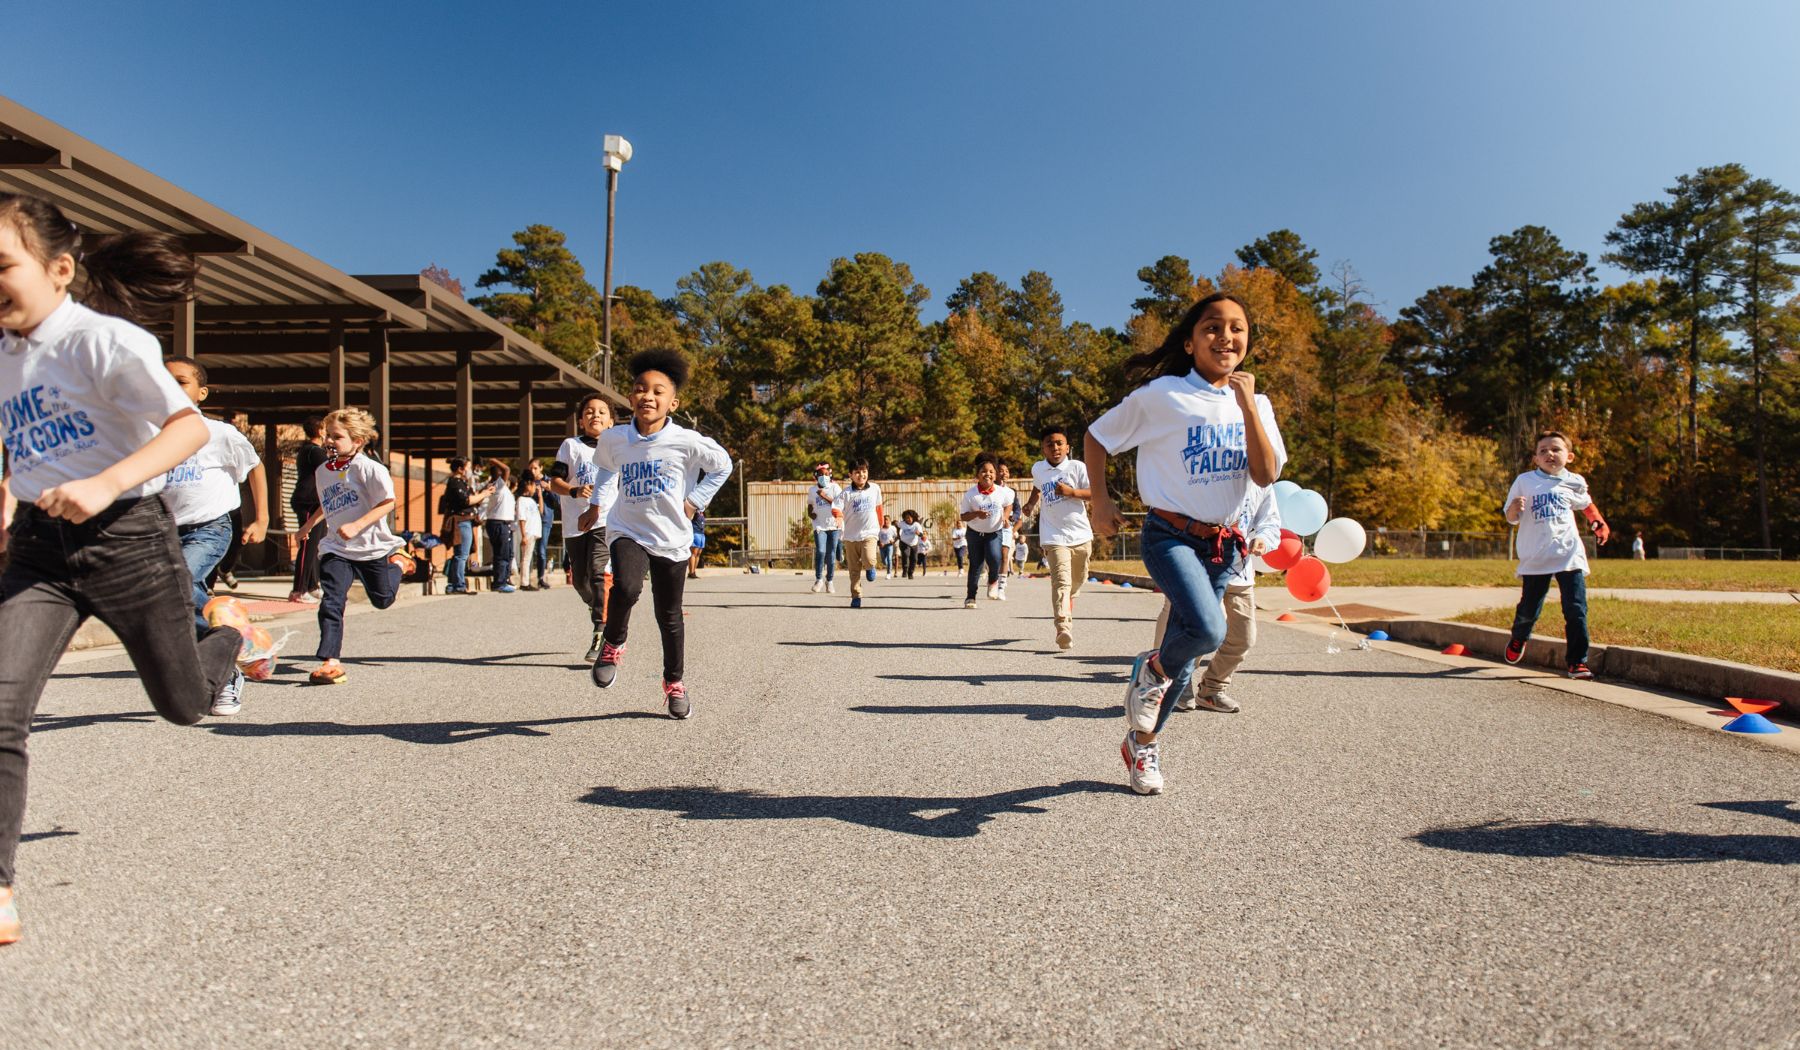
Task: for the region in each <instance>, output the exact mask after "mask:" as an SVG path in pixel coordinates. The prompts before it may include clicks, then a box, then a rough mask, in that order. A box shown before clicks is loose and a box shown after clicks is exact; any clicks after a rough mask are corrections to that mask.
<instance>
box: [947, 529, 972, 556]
mask: <svg viewBox="0 0 1800 1050" xmlns="http://www.w3.org/2000/svg"><path fill="white" fill-rule="evenodd" d="M968 545H969V530H968V529H967V528H965V527H964V526H962V525H958V526H957V527H956V528H954V529H951V530H950V546H951V547H953V548H955V549H956V550H962V549H963V548H964V547H967V546H968Z"/></svg>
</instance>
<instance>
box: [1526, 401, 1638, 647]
mask: <svg viewBox="0 0 1800 1050" xmlns="http://www.w3.org/2000/svg"><path fill="white" fill-rule="evenodd" d="M1574 458H1575V452H1574V450H1573V449H1572V448H1571V447H1570V446H1569V439H1568V438H1567V437H1566V436H1564V435H1563V434H1562V433H1560V432H1558V431H1555V430H1546V431H1544V432H1543V433H1541V434H1539V435H1538V436H1537V447H1536V449H1535V450H1534V451H1533V453H1532V457H1531V460H1532V462H1533V463H1534V464H1536V469H1535V470H1530V471H1527V472H1525V473H1523V474H1520V475H1519V476H1518V477H1517V478H1514V479H1513V483H1512V488H1511V490H1509V491H1508V492H1507V494H1506V520H1507V521H1508V522H1509V523H1511V524H1514V525H1517V526H1519V568H1518V574H1519V578H1520V580H1521V581H1522V585H1521V593H1520V595H1519V606H1518V608H1517V609H1516V610H1514V613H1513V626H1512V639H1511V640H1510V641H1509V642H1507V645H1506V662H1507V663H1509V664H1516V663H1518V662H1519V661H1520V660H1522V659H1524V658H1525V643H1526V642H1527V641H1529V640H1530V638H1531V629H1532V628H1533V627H1535V626H1537V619H1538V614H1540V613H1542V612H1543V611H1544V596H1545V595H1546V594H1548V593H1549V592H1550V581H1551V580H1552V579H1555V580H1556V589H1557V591H1558V592H1560V593H1561V594H1562V610H1563V625H1564V628H1563V629H1564V638H1565V639H1566V640H1567V643H1568V652H1567V653H1566V654H1565V656H1564V659H1565V661H1566V663H1567V665H1568V673H1569V677H1570V678H1592V677H1594V672H1593V671H1591V670H1589V669H1588V665H1587V652H1588V629H1587V571H1588V560H1587V548H1586V547H1585V546H1583V545H1582V542H1581V528H1580V526H1578V525H1577V524H1576V523H1575V512H1576V511H1578V510H1579V511H1581V512H1582V513H1583V514H1584V515H1585V516H1586V517H1587V520H1588V523H1589V524H1590V526H1591V527H1592V528H1593V530H1594V533H1595V534H1596V535H1597V536H1599V538H1600V542H1601V543H1603V544H1604V543H1605V542H1606V541H1607V540H1608V539H1610V538H1611V536H1612V532H1611V530H1610V529H1608V528H1607V525H1606V519H1604V518H1602V517H1601V516H1600V511H1599V509H1598V508H1596V507H1595V506H1594V498H1593V496H1591V495H1590V494H1589V493H1588V487H1587V479H1586V478H1584V477H1582V476H1581V475H1580V474H1575V473H1572V472H1570V471H1569V469H1568V465H1569V461H1570V460H1572V459H1574Z"/></svg>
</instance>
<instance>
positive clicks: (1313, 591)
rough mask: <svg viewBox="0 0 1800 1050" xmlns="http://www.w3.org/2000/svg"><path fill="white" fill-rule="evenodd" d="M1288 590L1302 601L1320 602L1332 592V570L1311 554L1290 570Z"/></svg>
mask: <svg viewBox="0 0 1800 1050" xmlns="http://www.w3.org/2000/svg"><path fill="white" fill-rule="evenodd" d="M1263 560H1264V561H1267V560H1268V559H1267V558H1264V559H1263ZM1287 589H1288V593H1289V594H1291V595H1293V596H1294V597H1295V598H1296V599H1298V600H1300V601H1303V602H1316V601H1319V600H1320V599H1322V598H1324V597H1325V592H1327V591H1329V590H1331V570H1330V569H1328V568H1326V567H1325V563H1324V562H1322V561H1320V560H1319V559H1317V558H1315V557H1313V556H1312V555H1310V554H1309V555H1307V556H1306V557H1304V558H1301V559H1300V561H1299V563H1298V564H1296V565H1295V566H1294V567H1293V568H1291V569H1289V570H1288V574H1287Z"/></svg>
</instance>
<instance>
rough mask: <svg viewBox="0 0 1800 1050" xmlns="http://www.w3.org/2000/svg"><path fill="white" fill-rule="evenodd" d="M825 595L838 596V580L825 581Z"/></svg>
mask: <svg viewBox="0 0 1800 1050" xmlns="http://www.w3.org/2000/svg"><path fill="white" fill-rule="evenodd" d="M825 593H826V594H836V593H837V581H836V580H826V581H825Z"/></svg>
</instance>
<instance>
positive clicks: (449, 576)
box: [444, 521, 475, 591]
mask: <svg viewBox="0 0 1800 1050" xmlns="http://www.w3.org/2000/svg"><path fill="white" fill-rule="evenodd" d="M474 549H475V523H474V522H472V521H459V522H457V523H456V549H455V550H454V551H452V552H451V554H450V560H449V561H447V562H445V563H444V583H445V589H446V590H450V591H466V590H468V589H469V577H468V571H469V552H470V551H471V550H474Z"/></svg>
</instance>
